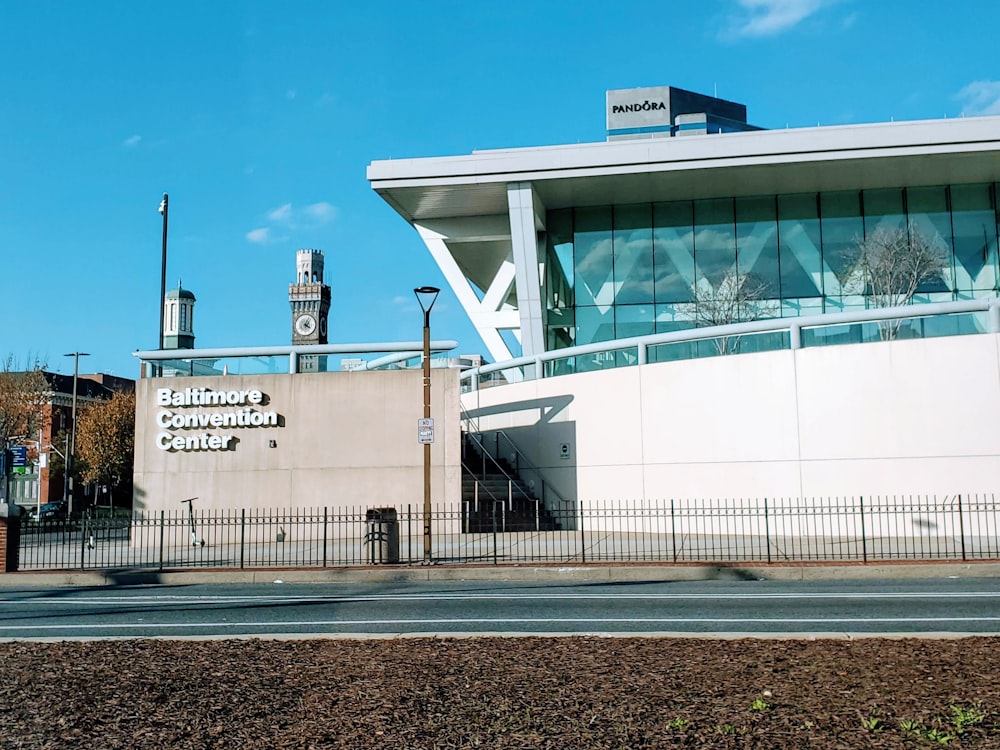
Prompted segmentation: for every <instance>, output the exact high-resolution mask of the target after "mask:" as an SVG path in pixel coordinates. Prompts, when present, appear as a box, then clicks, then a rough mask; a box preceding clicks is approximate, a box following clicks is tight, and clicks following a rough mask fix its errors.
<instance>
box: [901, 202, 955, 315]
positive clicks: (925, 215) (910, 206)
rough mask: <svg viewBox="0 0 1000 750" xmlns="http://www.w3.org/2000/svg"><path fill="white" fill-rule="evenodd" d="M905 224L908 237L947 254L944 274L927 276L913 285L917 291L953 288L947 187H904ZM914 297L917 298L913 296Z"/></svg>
mask: <svg viewBox="0 0 1000 750" xmlns="http://www.w3.org/2000/svg"><path fill="white" fill-rule="evenodd" d="M906 214H907V225H908V226H909V229H910V236H911V237H917V236H920V237H922V238H923V239H924V240H925V241H926V242H929V243H931V244H933V245H936V246H937V247H939V248H940V249H941V250H942V251H944V252H945V253H946V254H947V258H948V263H947V266H946V268H945V269H944V277H943V278H942V277H939V278H935V279H929V280H927V281H925V282H923V283H922V284H921V285H920V286H919V287H917V292H919V293H922V294H930V293H934V292H947V291H948V290H949V289H952V288H954V286H955V283H954V278H955V267H954V246H953V243H952V236H951V212H950V211H949V210H948V190H947V188H945V187H944V186H937V187H919V188H907V190H906ZM914 301H916V302H919V301H920V300H919V299H918V298H917V297H914Z"/></svg>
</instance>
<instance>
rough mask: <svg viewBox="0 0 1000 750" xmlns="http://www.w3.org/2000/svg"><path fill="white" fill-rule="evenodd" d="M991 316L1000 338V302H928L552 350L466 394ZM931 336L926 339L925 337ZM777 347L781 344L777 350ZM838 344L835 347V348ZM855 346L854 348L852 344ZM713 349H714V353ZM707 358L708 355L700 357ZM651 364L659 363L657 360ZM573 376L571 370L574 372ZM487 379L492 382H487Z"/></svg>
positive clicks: (493, 373) (499, 368) (501, 365)
mask: <svg viewBox="0 0 1000 750" xmlns="http://www.w3.org/2000/svg"><path fill="white" fill-rule="evenodd" d="M974 313H986V316H987V320H986V322H985V325H983V326H982V329H983V330H985V331H987V332H989V333H1000V298H997V297H990V298H985V299H974V300H961V301H957V302H928V303H921V304H913V305H904V306H902V307H886V308H881V309H875V310H852V311H848V312H841V313H827V314H823V315H808V316H799V317H788V318H772V319H766V320H753V321H748V322H745V323H731V324H729V325H722V326H705V327H700V328H699V327H695V328H688V329H684V330H680V331H670V332H665V333H653V334H648V335H645V336H634V337H630V338H622V339H614V340H611V341H599V342H596V343H593V344H582V345H580V346H572V347H567V348H564V349H553V350H551V351H547V352H544V353H542V354H536V355H531V356H525V357H515V358H514V359H509V360H505V361H503V362H496V363H494V364H489V365H482V366H480V367H474V368H471V369H468V370H465V371H464V372H462V374H461V376H460V377H461V381H462V384H463V388H464V389H466V390H476V389H478V387H479V385H480V382H481V381H483V380H484V379H485V381H486V382H484V383H483V384H484V386H485V385H487V384H489V385H494V386H495V385H502V384H503V381H497V380H496V377H497V376H498V375H503V376H504V377H505V379H506V382H517V381H520V380H540V379H542V378H546V377H553V376H555V375H561V374H565V373H564V372H563V371H561V370H560V368H558V367H556V364H557V363H559V362H562V361H571V362H572V361H574V360H575V359H576V358H578V357H594V358H595V359H596V360H599V361H600V362H601V363H602V364H601V367H622V366H632V365H644V364H646V363H647V362H649V361H651V358H650V353H651V351H654V352H655V350H656V349H657V348H658V347H666V346H668V345H671V344H690V343H696V342H706V341H712V340H714V341H715V342H717V343H718V342H725V344H726V345H725V346H718V347H715V349H716V351H714V352H712V353H713V354H716V355H723V356H724V355H725V354H726V353H727V352H728V353H730V354H731V353H735V351H737V350H738V349H739V346H738V344H739V341H740V340H741V339H745V338H747V337H751V336H766V335H768V334H770V336H769V338H768V342H767V344H766V348H767V349H768V350H776V349H786V350H796V349H801V348H803V347H806V346H818V345H819V346H821V345H824V344H821V343H819V341H818V340H816V339H814V340H813V341H810V340H809V339H808V337H804V336H803V333H804V332H811V331H816V330H819V329H829V328H831V327H835V326H852V325H856V324H872V326H873V328H874V331H875V335H874V336H873V337H872V338H873V339H875V340H878V339H884V338H885V337H886V336H887V335H888V337H889V338H895V337H896V335H897V332H896V331H895V326H894V325H893V324H892V322H894V321H903V320H908V319H912V320H922V319H925V318H941V317H945V316H957V315H969V314H974ZM923 335H927V334H923ZM930 335H961V334H960V333H958V334H956V333H948V334H930ZM775 342H777V344H775ZM834 343H836V342H834ZM851 343H855V342H853V341H852V342H851ZM709 349H711V347H709ZM697 356H703V355H700V354H699V355H697ZM652 361H656V358H655V357H653V358H652ZM569 371H571V370H567V371H566V372H569ZM487 376H488V378H487Z"/></svg>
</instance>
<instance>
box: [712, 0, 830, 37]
mask: <svg viewBox="0 0 1000 750" xmlns="http://www.w3.org/2000/svg"><path fill="white" fill-rule="evenodd" d="M833 1H834V0H736V4H737V5H738V6H739V7H738V8H734V9H733V11H732V12H731V13H730V14H729V17H728V19H727V21H728V23H727V29H726V32H725V35H726V36H730V37H762V36H774V35H776V34H780V33H781V32H783V31H787V30H788V29H791V28H793V27H794V26H797V25H798V24H799V23H801V22H802V21H804V20H805V19H806V18H808V17H809V16H811V15H813V14H814V13H816V12H817V11H819V10H820V9H821V8H823V7H824V6H827V5H831V4H832V2H833Z"/></svg>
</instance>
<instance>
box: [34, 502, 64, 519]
mask: <svg viewBox="0 0 1000 750" xmlns="http://www.w3.org/2000/svg"><path fill="white" fill-rule="evenodd" d="M65 517H66V503H64V502H62V501H61V500H59V501H57V502H54V503H45V504H44V505H42V507H41V508H32V509H31V516H30V519H31V520H32V521H51V520H55V519H57V518H65Z"/></svg>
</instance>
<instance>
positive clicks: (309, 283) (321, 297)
mask: <svg viewBox="0 0 1000 750" xmlns="http://www.w3.org/2000/svg"><path fill="white" fill-rule="evenodd" d="M295 267H296V276H295V283H294V284H289V285H288V303H289V304H290V305H291V307H292V344H295V345H298V344H325V343H327V338H326V335H327V329H326V324H327V317H328V315H329V313H330V287H329V286H327V285H326V284H324V283H323V251H322V250H299V251H298V252H297V253H296V254H295ZM298 369H299V372H323V371H325V370H326V357H325V356H318V355H309V356H303V357H299V368H298Z"/></svg>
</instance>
